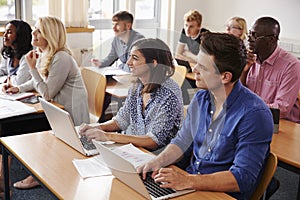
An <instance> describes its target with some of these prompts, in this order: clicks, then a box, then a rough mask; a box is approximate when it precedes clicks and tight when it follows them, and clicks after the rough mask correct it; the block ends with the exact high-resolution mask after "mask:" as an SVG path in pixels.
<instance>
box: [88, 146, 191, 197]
mask: <svg viewBox="0 0 300 200" xmlns="http://www.w3.org/2000/svg"><path fill="white" fill-rule="evenodd" d="M93 143H94V145H95V146H96V148H97V150H98V151H99V153H100V154H101V155H102V158H103V160H104V162H105V163H106V165H107V167H108V168H109V169H110V170H111V173H112V174H113V175H114V176H115V177H116V178H118V179H119V180H120V181H122V182H123V183H125V184H126V185H128V186H129V187H130V188H132V189H133V190H135V191H136V192H138V193H139V194H141V195H142V196H143V197H145V198H146V199H155V200H160V199H168V198H173V197H176V196H180V195H184V194H187V193H190V192H193V191H195V190H180V191H176V190H173V189H169V188H161V187H159V183H155V182H154V180H153V179H152V178H151V174H150V173H148V174H147V175H148V176H147V179H146V180H143V179H142V178H141V176H140V175H139V174H138V173H137V171H136V169H135V167H134V166H133V165H132V164H131V163H130V162H129V161H127V160H126V159H124V158H122V157H121V156H120V155H118V154H116V153H115V152H113V151H112V150H111V149H110V148H108V147H106V146H104V145H103V144H101V143H99V142H97V141H95V140H93Z"/></svg>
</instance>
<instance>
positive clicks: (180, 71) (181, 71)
mask: <svg viewBox="0 0 300 200" xmlns="http://www.w3.org/2000/svg"><path fill="white" fill-rule="evenodd" d="M186 71H187V70H186V67H185V66H181V65H177V66H175V72H174V74H173V76H171V78H172V79H173V80H174V81H175V82H176V83H177V84H178V85H179V87H181V86H182V84H183V81H184V79H185V75H186Z"/></svg>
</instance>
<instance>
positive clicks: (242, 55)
mask: <svg viewBox="0 0 300 200" xmlns="http://www.w3.org/2000/svg"><path fill="white" fill-rule="evenodd" d="M200 49H201V51H204V53H207V54H208V55H210V56H213V57H214V62H215V64H216V67H217V70H218V71H219V72H220V73H223V72H226V71H227V72H230V73H231V74H232V79H231V82H235V81H236V80H238V79H239V77H240V75H241V73H242V71H243V68H244V66H245V65H246V58H247V52H246V48H245V45H244V43H243V41H242V40H241V39H239V38H237V37H235V36H234V35H231V34H227V33H212V32H207V33H204V34H203V37H201V45H200Z"/></svg>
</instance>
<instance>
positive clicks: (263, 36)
mask: <svg viewBox="0 0 300 200" xmlns="http://www.w3.org/2000/svg"><path fill="white" fill-rule="evenodd" d="M247 36H248V38H249V39H250V40H252V41H256V40H259V39H263V38H266V37H274V36H275V34H269V35H261V36H257V33H256V32H252V31H249V33H248V35H247Z"/></svg>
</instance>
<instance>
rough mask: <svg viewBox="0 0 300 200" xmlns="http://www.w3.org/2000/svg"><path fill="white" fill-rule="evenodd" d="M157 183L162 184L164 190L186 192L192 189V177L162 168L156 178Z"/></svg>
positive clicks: (171, 169)
mask: <svg viewBox="0 0 300 200" xmlns="http://www.w3.org/2000/svg"><path fill="white" fill-rule="evenodd" d="M154 181H155V182H160V183H162V184H161V185H160V187H162V188H173V189H175V190H184V189H190V188H192V176H191V175H190V174H187V173H182V172H181V171H178V170H176V169H173V168H161V169H160V170H159V171H158V173H157V174H156V175H155V176H154Z"/></svg>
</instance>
